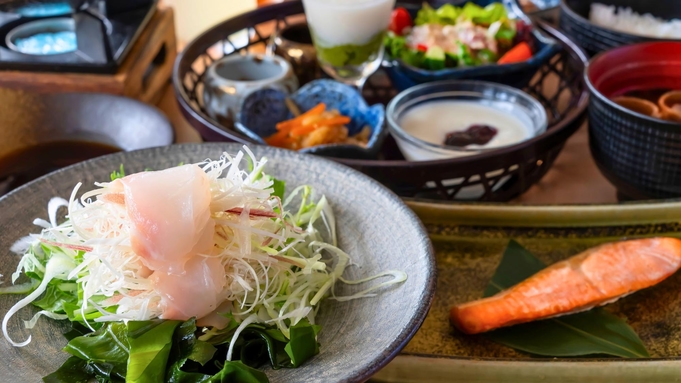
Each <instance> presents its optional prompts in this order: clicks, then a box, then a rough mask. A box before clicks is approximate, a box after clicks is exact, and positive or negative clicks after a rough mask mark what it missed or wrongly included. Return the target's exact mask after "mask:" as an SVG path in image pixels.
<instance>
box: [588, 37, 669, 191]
mask: <svg viewBox="0 0 681 383" xmlns="http://www.w3.org/2000/svg"><path fill="white" fill-rule="evenodd" d="M679 67H681V42H652V43H641V44H634V45H629V46H624V47H620V48H615V49H612V50H610V51H607V52H602V53H600V54H598V55H596V56H595V57H594V58H593V59H592V60H591V61H590V63H589V65H588V66H587V70H586V72H585V81H586V84H587V86H588V88H589V91H590V93H591V98H590V101H589V144H590V147H591V153H592V155H593V157H594V160H595V161H596V164H597V165H598V167H599V169H600V170H601V172H602V173H603V175H605V177H606V178H607V179H608V180H610V182H612V183H613V184H614V185H615V186H616V187H617V189H618V190H619V191H620V193H621V194H622V195H624V196H625V197H628V198H632V199H649V198H672V197H679V196H681V162H679V158H681V124H680V123H679V122H674V121H667V120H662V119H660V118H656V117H653V116H649V115H646V114H643V113H641V110H638V111H634V110H632V109H629V108H626V107H624V106H622V105H620V104H618V103H617V102H615V101H614V100H613V99H617V98H618V97H620V96H625V95H631V94H632V92H634V93H635V92H639V93H640V92H642V91H648V92H652V91H654V90H660V93H664V92H665V91H666V90H670V89H671V90H673V89H681V72H680V71H679V69H678V68H679Z"/></svg>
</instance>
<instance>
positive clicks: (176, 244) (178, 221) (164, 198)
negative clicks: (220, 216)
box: [121, 165, 215, 274]
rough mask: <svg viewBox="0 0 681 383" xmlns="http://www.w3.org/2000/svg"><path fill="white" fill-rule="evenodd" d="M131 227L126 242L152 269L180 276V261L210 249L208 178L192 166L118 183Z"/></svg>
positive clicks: (181, 262) (131, 177)
mask: <svg viewBox="0 0 681 383" xmlns="http://www.w3.org/2000/svg"><path fill="white" fill-rule="evenodd" d="M121 182H122V183H123V186H124V194H125V205H126V208H127V210H128V215H129V217H130V220H131V223H132V228H131V232H130V241H131V244H132V248H133V250H134V251H135V253H136V254H137V255H139V256H140V257H142V259H143V262H144V263H145V265H146V266H147V267H149V268H150V269H152V270H157V271H164V272H167V273H173V274H181V273H182V272H183V271H184V265H185V263H186V262H187V261H188V260H189V259H190V258H191V257H192V255H194V254H197V253H208V252H210V250H211V248H212V246H213V233H214V230H215V222H214V221H213V220H212V219H211V216H210V214H211V212H210V202H211V191H210V179H209V178H208V176H207V175H206V173H205V172H204V171H203V170H201V168H199V167H198V166H197V165H183V166H179V167H175V168H170V169H166V170H162V171H156V172H144V173H137V174H133V175H130V176H127V177H125V178H122V179H121Z"/></svg>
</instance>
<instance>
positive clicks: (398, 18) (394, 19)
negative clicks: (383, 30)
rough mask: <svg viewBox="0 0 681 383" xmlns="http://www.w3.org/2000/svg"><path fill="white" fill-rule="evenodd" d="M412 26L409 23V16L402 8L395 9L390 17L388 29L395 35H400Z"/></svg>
mask: <svg viewBox="0 0 681 383" xmlns="http://www.w3.org/2000/svg"><path fill="white" fill-rule="evenodd" d="M412 25H413V24H412V22H411V16H410V15H409V12H407V10H406V9H404V8H395V10H394V11H393V13H392V15H391V17H390V26H389V27H388V29H390V30H391V31H392V32H393V33H395V34H396V35H402V32H404V29H405V28H407V27H411V26H412Z"/></svg>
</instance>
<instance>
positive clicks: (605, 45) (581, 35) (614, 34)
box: [560, 0, 681, 55]
mask: <svg viewBox="0 0 681 383" xmlns="http://www.w3.org/2000/svg"><path fill="white" fill-rule="evenodd" d="M592 3H601V4H605V5H614V6H616V7H629V8H631V9H632V10H633V11H634V12H637V13H639V14H645V13H650V14H652V15H653V16H656V17H660V18H662V19H665V20H671V19H677V18H681V1H662V0H561V3H560V8H561V12H560V29H562V30H563V31H564V32H565V34H566V35H568V37H570V38H571V39H572V40H573V41H574V42H576V43H577V44H578V45H579V46H581V47H582V49H584V50H585V51H586V52H587V53H588V54H589V55H595V54H597V53H599V52H602V51H606V50H608V49H611V48H615V47H619V46H622V45H629V44H635V43H641V42H649V41H677V40H673V39H662V38H654V37H646V36H638V35H632V34H629V33H624V32H619V31H615V30H612V29H609V28H604V27H600V26H597V25H595V24H593V23H591V21H589V13H590V11H591V4H592Z"/></svg>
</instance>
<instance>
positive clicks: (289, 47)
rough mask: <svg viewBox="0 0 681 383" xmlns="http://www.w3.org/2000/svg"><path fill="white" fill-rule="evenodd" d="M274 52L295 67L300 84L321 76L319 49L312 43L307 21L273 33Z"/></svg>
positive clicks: (294, 70) (272, 44)
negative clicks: (318, 58)
mask: <svg viewBox="0 0 681 383" xmlns="http://www.w3.org/2000/svg"><path fill="white" fill-rule="evenodd" d="M270 44H271V46H272V47H273V49H274V53H275V54H277V55H279V56H281V57H283V58H285V59H286V60H288V62H289V63H290V64H291V66H292V67H293V72H294V73H295V74H296V77H298V81H299V82H300V85H301V86H302V85H304V84H307V83H308V82H310V81H312V80H315V79H317V78H319V77H321V68H320V66H319V65H318V64H317V51H316V50H315V48H314V45H312V35H310V30H309V29H308V26H307V23H305V22H301V23H296V24H291V25H289V26H287V27H286V28H284V29H282V30H277V31H276V32H275V33H274V34H273V35H272V40H271V42H270Z"/></svg>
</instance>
